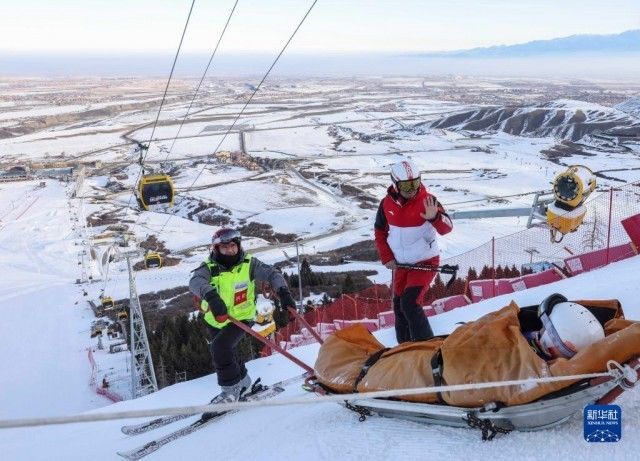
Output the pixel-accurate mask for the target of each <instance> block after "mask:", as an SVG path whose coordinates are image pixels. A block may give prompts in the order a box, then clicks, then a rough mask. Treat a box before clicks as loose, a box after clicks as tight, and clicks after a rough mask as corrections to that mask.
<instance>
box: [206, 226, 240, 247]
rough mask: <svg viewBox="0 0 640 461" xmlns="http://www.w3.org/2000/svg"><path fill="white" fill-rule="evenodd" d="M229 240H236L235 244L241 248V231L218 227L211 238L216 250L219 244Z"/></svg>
mask: <svg viewBox="0 0 640 461" xmlns="http://www.w3.org/2000/svg"><path fill="white" fill-rule="evenodd" d="M229 242H235V244H236V245H238V249H240V243H241V242H242V236H241V235H240V232H238V231H237V230H235V229H229V228H226V227H223V228H222V229H218V230H217V231H216V233H215V234H213V237H212V238H211V243H212V244H213V248H214V249H215V250H216V251H217V250H218V245H220V244H221V243H229Z"/></svg>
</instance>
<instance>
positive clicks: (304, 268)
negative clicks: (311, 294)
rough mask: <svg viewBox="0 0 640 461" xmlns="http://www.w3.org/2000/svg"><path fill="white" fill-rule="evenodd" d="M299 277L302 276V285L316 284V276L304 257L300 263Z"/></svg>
mask: <svg viewBox="0 0 640 461" xmlns="http://www.w3.org/2000/svg"><path fill="white" fill-rule="evenodd" d="M300 277H301V278H302V285H303V286H316V285H317V284H318V280H317V277H316V276H315V274H314V273H313V271H312V270H311V265H310V264H309V261H307V258H304V259H303V260H302V263H300Z"/></svg>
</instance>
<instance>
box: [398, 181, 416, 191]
mask: <svg viewBox="0 0 640 461" xmlns="http://www.w3.org/2000/svg"><path fill="white" fill-rule="evenodd" d="M396 187H397V188H398V192H414V191H417V190H418V188H419V187H420V178H416V179H409V180H407V181H398V182H396Z"/></svg>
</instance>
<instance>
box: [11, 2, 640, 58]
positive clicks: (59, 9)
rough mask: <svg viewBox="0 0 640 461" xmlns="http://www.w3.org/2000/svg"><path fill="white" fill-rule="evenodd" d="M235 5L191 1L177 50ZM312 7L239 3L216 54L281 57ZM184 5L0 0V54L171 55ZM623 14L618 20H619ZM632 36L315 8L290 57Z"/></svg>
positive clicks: (557, 25) (363, 8) (590, 8)
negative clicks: (582, 36) (580, 36)
mask: <svg viewBox="0 0 640 461" xmlns="http://www.w3.org/2000/svg"><path fill="white" fill-rule="evenodd" d="M234 2H235V0H216V1H212V0H196V3H195V7H194V10H193V14H192V17H191V22H190V24H189V29H188V31H187V35H186V37H185V43H184V45H183V51H184V52H186V53H189V52H193V53H201V52H210V51H211V50H212V49H213V46H214V45H215V43H216V41H217V39H218V36H219V34H220V32H221V30H222V28H223V26H224V23H225V21H226V19H227V17H228V14H229V12H230V11H231V8H232V6H233V4H234ZM311 3H312V0H239V2H238V7H237V8H236V11H235V13H234V16H233V18H232V19H231V23H230V26H229V29H228V31H227V34H226V36H225V38H224V40H223V42H222V45H221V47H222V48H221V49H220V52H221V53H231V54H233V53H238V52H258V53H262V52H265V53H272V52H274V51H276V50H279V49H280V48H281V47H282V45H283V43H284V42H285V41H286V39H287V38H288V36H289V35H290V34H291V32H292V31H293V29H294V28H295V26H296V25H297V23H298V22H299V20H300V19H301V18H302V16H303V15H304V13H305V12H306V10H307V8H308V7H309V6H310V5H311ZM190 5H191V0H135V1H125V0H82V1H81V0H56V1H50V0H20V1H17V0H5V1H3V2H1V3H0V52H3V53H7V52H8V53H28V52H32V53H42V52H46V53H90V54H94V53H95V54H100V53H113V52H116V53H122V52H136V53H139V52H147V53H148V52H168V51H171V52H175V50H176V48H177V45H178V41H179V39H180V35H181V33H182V29H183V27H184V23H185V21H186V18H187V14H188V11H189V7H190ZM621 13H623V14H621ZM638 28H640V2H638V1H637V0H619V1H617V2H616V6H615V8H612V7H611V5H610V4H609V3H607V2H602V1H600V0H581V1H575V0H564V1H561V2H558V1H553V0H536V1H517V2H514V1H512V0H484V1H471V0H467V1H462V0H448V1H446V0H422V1H420V0H384V1H383V0H376V1H374V0H319V1H318V3H317V4H316V6H315V7H314V9H313V11H312V12H311V14H310V16H309V17H308V18H307V21H306V22H305V24H304V25H303V27H302V28H301V29H300V31H299V32H298V34H297V35H296V37H295V40H294V42H293V43H292V44H291V46H290V48H289V50H288V53H301V54H307V53H313V54H319V53H353V52H420V51H448V50H456V49H466V48H473V47H480V46H491V45H501V44H515V43H522V42H527V41H531V40H539V39H551V38H556V37H564V36H568V35H573V34H614V33H620V32H623V31H625V30H630V29H638Z"/></svg>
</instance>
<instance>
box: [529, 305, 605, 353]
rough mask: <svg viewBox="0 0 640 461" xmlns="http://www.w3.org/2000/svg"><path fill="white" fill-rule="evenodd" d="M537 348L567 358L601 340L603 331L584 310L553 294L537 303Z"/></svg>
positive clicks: (595, 320)
mask: <svg viewBox="0 0 640 461" xmlns="http://www.w3.org/2000/svg"><path fill="white" fill-rule="evenodd" d="M539 317H540V320H541V321H542V325H543V329H542V331H541V332H540V346H541V348H542V349H543V351H544V352H545V353H546V354H547V355H549V356H551V357H553V358H558V357H564V358H571V357H573V356H574V355H575V354H576V353H577V352H579V351H580V350H582V349H584V348H586V347H587V346H590V345H591V344H593V343H595V342H596V341H599V340H601V339H602V338H604V328H603V327H602V325H601V324H600V322H599V321H598V319H597V318H596V317H595V315H593V314H592V313H591V312H590V311H589V310H588V309H587V308H586V307H584V306H582V305H580V304H577V303H572V302H569V301H568V300H567V298H565V297H564V296H562V295H559V294H553V295H551V296H549V297H548V298H546V299H545V300H544V301H543V302H542V304H540V310H539Z"/></svg>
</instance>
